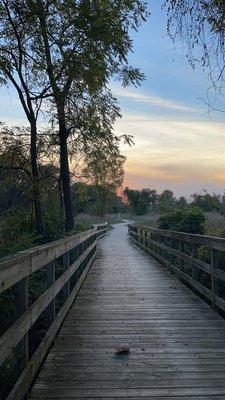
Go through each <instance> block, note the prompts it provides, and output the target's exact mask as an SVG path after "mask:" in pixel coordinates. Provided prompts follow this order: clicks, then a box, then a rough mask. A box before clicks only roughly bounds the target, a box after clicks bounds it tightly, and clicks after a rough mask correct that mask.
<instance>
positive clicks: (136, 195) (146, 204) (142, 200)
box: [124, 187, 157, 215]
mask: <svg viewBox="0 0 225 400" xmlns="http://www.w3.org/2000/svg"><path fill="white" fill-rule="evenodd" d="M124 194H125V196H126V197H127V201H128V204H129V206H130V208H131V210H132V212H133V213H134V214H136V215H144V214H146V213H147V212H148V211H149V209H150V208H151V209H153V208H154V206H155V204H156V201H157V192H156V190H154V189H153V190H151V189H142V190H133V189H129V188H128V187H126V188H125V190H124Z"/></svg>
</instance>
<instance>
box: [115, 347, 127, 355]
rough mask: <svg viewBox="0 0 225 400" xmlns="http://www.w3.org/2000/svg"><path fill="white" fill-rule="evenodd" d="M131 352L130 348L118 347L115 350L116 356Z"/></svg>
mask: <svg viewBox="0 0 225 400" xmlns="http://www.w3.org/2000/svg"><path fill="white" fill-rule="evenodd" d="M129 352H130V348H129V347H128V346H118V347H116V348H115V353H116V354H128V353H129Z"/></svg>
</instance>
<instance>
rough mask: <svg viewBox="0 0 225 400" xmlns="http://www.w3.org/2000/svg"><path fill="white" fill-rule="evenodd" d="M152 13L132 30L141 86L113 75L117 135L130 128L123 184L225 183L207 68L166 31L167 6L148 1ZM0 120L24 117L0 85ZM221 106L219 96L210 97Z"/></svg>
mask: <svg viewBox="0 0 225 400" xmlns="http://www.w3.org/2000/svg"><path fill="white" fill-rule="evenodd" d="M148 3H149V10H150V11H151V17H150V18H149V20H148V22H147V23H145V24H143V25H142V27H141V28H140V30H139V32H138V33H136V34H133V38H134V52H133V54H131V55H130V57H129V59H130V61H131V63H132V64H133V65H135V66H138V67H140V68H141V70H142V71H143V72H144V73H145V75H146V80H145V81H144V83H143V85H142V86H141V87H140V88H134V87H129V88H123V87H122V86H121V84H120V82H113V83H112V84H111V88H112V91H113V93H114V94H115V95H116V96H117V97H118V99H119V101H120V105H121V109H122V115H123V118H122V119H121V120H119V121H118V122H117V124H116V126H115V132H116V133H117V134H123V133H126V134H131V135H133V137H134V142H135V145H134V146H133V147H131V148H129V147H128V146H123V147H122V152H123V154H125V155H126V157H127V161H126V165H125V181H124V186H126V185H128V186H129V187H132V188H142V187H150V188H155V189H157V190H158V191H162V190H164V189H167V188H169V189H172V190H173V191H174V192H175V194H176V195H183V194H184V195H190V194H191V193H193V192H195V191H198V192H199V191H201V190H203V189H208V190H209V191H210V192H212V191H216V192H220V193H223V191H224V189H225V114H223V113H210V114H208V113H207V107H206V105H205V104H204V103H203V102H202V101H201V100H200V98H204V99H206V98H207V89H208V87H209V85H210V82H209V80H208V77H207V72H203V71H202V69H201V68H200V67H199V68H195V70H192V69H191V67H190V66H189V65H188V64H187V62H186V59H185V49H184V47H183V45H182V43H176V45H175V46H174V44H173V43H172V41H171V40H170V39H169V38H168V36H167V33H166V22H167V21H166V12H165V10H161V1H160V0H149V1H148ZM0 93H1V96H0V121H5V122H6V123H9V124H25V123H26V119H25V117H24V114H23V111H22V110H21V107H20V103H19V100H18V98H17V96H16V94H15V92H14V91H13V90H12V89H11V88H8V89H7V88H1V89H0ZM211 100H212V102H213V104H215V105H216V106H218V107H221V108H224V109H225V101H224V105H223V102H222V101H221V103H220V101H219V100H216V99H214V98H213V95H212V97H211Z"/></svg>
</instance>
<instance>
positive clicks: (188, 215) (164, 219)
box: [158, 207, 205, 234]
mask: <svg viewBox="0 0 225 400" xmlns="http://www.w3.org/2000/svg"><path fill="white" fill-rule="evenodd" d="M204 222H205V215H204V213H203V211H202V210H201V209H199V208H197V207H191V208H187V209H177V210H174V211H171V212H168V213H166V214H164V215H162V216H161V217H159V219H158V227H159V228H160V229H166V230H173V231H180V232H187V233H195V234H203V233H204Z"/></svg>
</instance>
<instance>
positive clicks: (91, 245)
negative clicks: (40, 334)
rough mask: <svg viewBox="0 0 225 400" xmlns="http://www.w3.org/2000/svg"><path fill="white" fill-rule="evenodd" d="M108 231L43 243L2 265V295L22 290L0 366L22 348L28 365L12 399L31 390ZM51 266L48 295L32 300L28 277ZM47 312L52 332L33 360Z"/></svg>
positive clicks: (2, 340)
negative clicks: (32, 344) (33, 343)
mask: <svg viewBox="0 0 225 400" xmlns="http://www.w3.org/2000/svg"><path fill="white" fill-rule="evenodd" d="M106 233H107V223H106V224H100V225H96V226H95V228H93V229H91V230H88V231H86V232H81V233H79V234H77V235H73V236H69V237H66V238H63V239H60V240H57V241H54V242H51V243H48V244H45V245H41V246H37V247H34V248H31V249H28V250H25V251H22V252H19V253H17V254H15V255H12V256H10V257H7V258H4V260H1V263H0V293H1V292H4V291H5V290H6V289H9V288H11V287H12V286H13V288H14V290H15V292H16V299H15V311H16V316H17V317H16V320H15V321H14V322H12V324H11V326H10V327H9V329H8V330H6V332H5V333H3V334H2V335H1V336H0V366H2V365H3V363H4V362H5V360H7V359H8V358H9V357H10V356H11V355H12V354H13V352H14V350H15V348H16V346H19V347H20V348H21V353H22V354H23V358H24V369H23V371H22V373H21V375H20V377H19V379H18V380H17V382H16V383H15V386H14V388H13V389H12V391H11V392H10V394H9V396H8V398H7V399H8V400H22V399H23V398H24V396H25V395H26V393H27V391H28V390H29V386H30V384H31V383H32V381H33V379H34V377H35V375H36V373H37V371H38V369H39V367H40V365H41V363H42V361H43V359H44V357H45V355H46V353H47V351H48V349H49V348H50V346H51V343H52V341H53V340H54V337H55V335H56V334H57V331H58V329H59V327H60V325H61V324H62V322H63V319H64V318H65V316H66V314H67V312H68V311H69V308H70V306H71V305H72V303H73V301H74V299H75V297H76V295H77V293H78V291H79V289H80V287H81V285H82V283H83V281H84V279H85V277H86V275H87V273H88V270H89V269H90V267H91V264H92V262H93V261H94V258H95V254H96V245H97V242H98V240H99V239H100V238H101V237H103V236H104V235H105V234H106ZM61 256H62V259H61V261H60V262H62V266H61V264H60V267H61V268H62V271H61V272H62V273H61V275H60V276H58V277H57V279H56V274H55V268H56V261H57V259H59V257H61ZM41 268H45V271H46V272H45V282H46V284H47V287H45V289H44V291H43V292H42V294H41V293H40V295H39V297H38V298H37V299H36V300H34V302H33V303H32V304H29V296H28V287H29V286H28V279H29V276H30V275H31V274H33V272H35V271H37V270H39V269H41ZM60 291H62V293H63V300H64V303H63V305H62V307H61V308H60V310H59V312H58V314H57V315H55V299H56V296H57V295H58V294H59V292H60ZM44 311H46V312H47V327H48V330H47V333H46V334H45V336H44V338H43V339H42V341H41V342H40V344H39V346H38V347H37V349H36V351H35V353H34V354H33V356H32V357H31V358H29V348H28V336H29V334H28V332H29V330H30V329H31V328H32V326H33V325H34V323H35V322H36V321H37V320H38V318H39V317H40V316H41V315H42V313H43V312H44Z"/></svg>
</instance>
